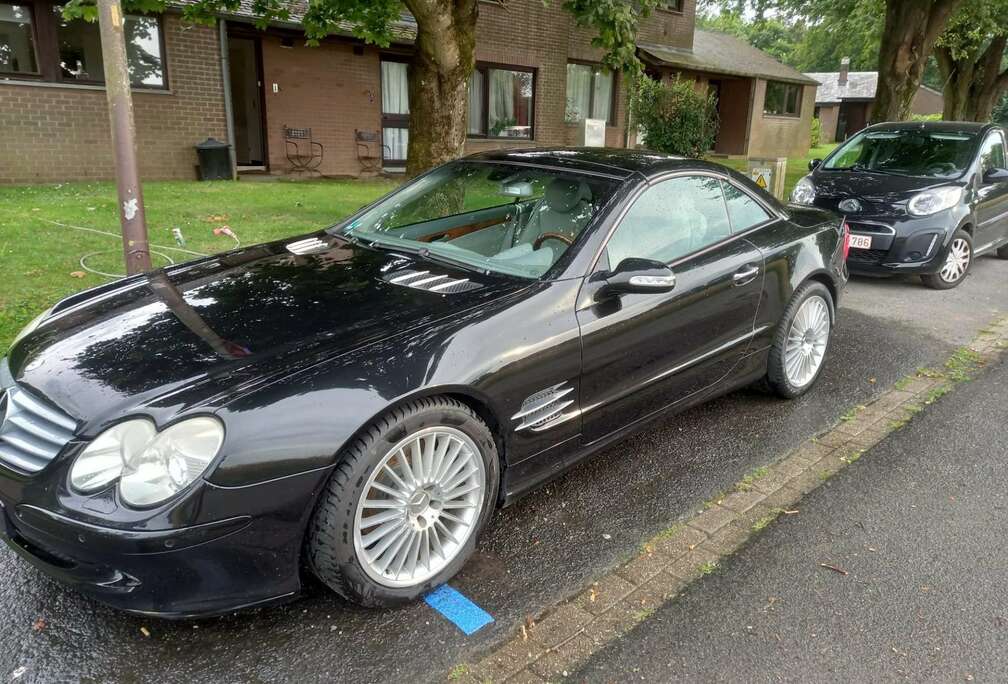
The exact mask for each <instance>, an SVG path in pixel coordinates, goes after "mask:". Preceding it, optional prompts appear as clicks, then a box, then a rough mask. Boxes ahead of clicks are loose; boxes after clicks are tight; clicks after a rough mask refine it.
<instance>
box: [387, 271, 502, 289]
mask: <svg viewBox="0 0 1008 684" xmlns="http://www.w3.org/2000/svg"><path fill="white" fill-rule="evenodd" d="M385 282H387V283H390V284H392V285H399V286H400V287H412V288H413V289H414V290H426V291H427V292H436V293H437V294H457V293H459V292H468V291H469V290H476V289H479V288H480V287H482V286H481V285H480V284H479V283H474V282H472V281H471V280H469V279H468V278H453V277H451V276H447V275H444V274H440V275H439V274H437V273H431V272H430V271H414V270H403V271H396V272H394V273H392V274H391V275H389V276H388V277H386V278H385Z"/></svg>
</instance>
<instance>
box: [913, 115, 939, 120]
mask: <svg viewBox="0 0 1008 684" xmlns="http://www.w3.org/2000/svg"><path fill="white" fill-rule="evenodd" d="M910 120H911V121H941V120H942V115H941V114H911V115H910Z"/></svg>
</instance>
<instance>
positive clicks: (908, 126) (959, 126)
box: [868, 121, 998, 133]
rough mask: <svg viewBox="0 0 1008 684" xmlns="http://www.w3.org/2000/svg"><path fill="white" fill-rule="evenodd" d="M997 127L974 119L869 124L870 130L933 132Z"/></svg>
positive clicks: (961, 131)
mask: <svg viewBox="0 0 1008 684" xmlns="http://www.w3.org/2000/svg"><path fill="white" fill-rule="evenodd" d="M995 128H998V127H997V126H995V125H994V124H990V123H977V122H975V121H892V122H888V123H880V124H875V125H874V126H870V127H869V128H868V130H870V131H930V132H934V133H982V132H984V131H986V130H991V129H995Z"/></svg>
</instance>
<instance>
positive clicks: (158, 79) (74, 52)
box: [53, 7, 165, 88]
mask: <svg viewBox="0 0 1008 684" xmlns="http://www.w3.org/2000/svg"><path fill="white" fill-rule="evenodd" d="M53 11H54V12H56V13H57V15H58V18H59V28H58V30H57V40H58V42H59V64H60V73H61V74H62V76H63V78H64V79H67V80H74V81H78V82H81V83H104V82H105V68H104V63H103V60H102V52H101V35H100V32H99V29H98V24H97V23H92V22H89V21H84V20H83V19H72V20H67V19H64V18H63V16H62V11H63V8H62V7H53ZM123 30H124V32H125V37H126V58H127V61H128V64H129V72H130V82H131V83H132V84H133V85H143V86H148V87H152V88H161V87H164V84H165V83H164V69H163V64H164V61H163V56H162V54H161V29H160V26H159V24H158V20H157V19H156V18H155V17H144V16H127V17H126V22H125V24H124V26H123Z"/></svg>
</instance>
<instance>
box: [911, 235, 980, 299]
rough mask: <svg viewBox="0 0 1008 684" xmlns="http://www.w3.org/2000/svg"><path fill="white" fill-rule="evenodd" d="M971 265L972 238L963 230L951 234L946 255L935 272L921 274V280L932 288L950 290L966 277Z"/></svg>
mask: <svg viewBox="0 0 1008 684" xmlns="http://www.w3.org/2000/svg"><path fill="white" fill-rule="evenodd" d="M972 265H973V239H972V238H971V237H970V236H969V233H967V232H966V231H965V230H957V231H956V233H955V235H953V236H952V244H951V245H949V252H948V256H947V257H946V258H945V263H944V264H942V267H941V270H940V271H938V272H937V273H933V274H929V275H922V276H921V281H922V282H923V283H924V284H925V285H927V286H928V287H930V288H931V289H934V290H951V289H952V288H953V287H956V286H957V285H959V284H960V283H961V282H962V281H963V280H965V279H966V274H967V273H969V270H970V267H971V266H972Z"/></svg>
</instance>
